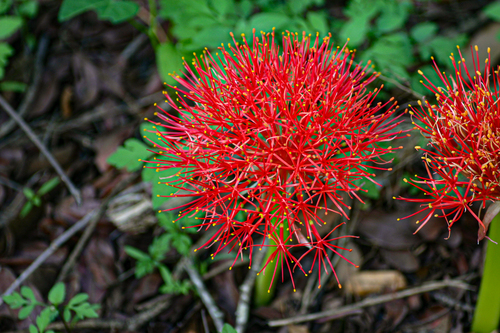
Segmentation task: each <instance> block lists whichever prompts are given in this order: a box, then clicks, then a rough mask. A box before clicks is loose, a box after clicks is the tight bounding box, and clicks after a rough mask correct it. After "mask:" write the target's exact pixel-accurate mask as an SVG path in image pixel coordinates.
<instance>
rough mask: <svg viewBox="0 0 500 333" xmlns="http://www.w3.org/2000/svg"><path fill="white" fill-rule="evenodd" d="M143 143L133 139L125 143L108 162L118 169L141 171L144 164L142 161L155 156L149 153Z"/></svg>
mask: <svg viewBox="0 0 500 333" xmlns="http://www.w3.org/2000/svg"><path fill="white" fill-rule="evenodd" d="M147 149H148V146H146V145H145V144H144V143H142V142H141V141H139V140H137V139H134V138H131V139H128V140H127V141H125V143H124V145H123V147H119V148H118V149H117V150H116V152H114V153H113V154H112V155H111V156H109V157H108V159H107V162H108V163H109V164H111V165H112V166H114V167H116V168H124V167H126V169H127V170H128V171H130V172H132V171H136V170H139V169H140V168H141V166H142V164H143V162H142V160H144V159H147V158H149V157H151V156H152V155H153V153H152V152H150V151H148V150H147Z"/></svg>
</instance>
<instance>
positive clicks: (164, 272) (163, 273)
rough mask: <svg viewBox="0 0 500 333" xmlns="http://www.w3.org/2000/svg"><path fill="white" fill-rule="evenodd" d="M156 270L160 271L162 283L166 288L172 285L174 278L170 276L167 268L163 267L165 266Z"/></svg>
mask: <svg viewBox="0 0 500 333" xmlns="http://www.w3.org/2000/svg"><path fill="white" fill-rule="evenodd" d="M158 270H159V271H160V275H161V277H162V279H163V282H165V284H166V285H167V286H168V285H171V284H173V282H174V278H173V277H172V274H171V273H170V271H169V270H168V268H167V267H165V265H161V266H160V267H158Z"/></svg>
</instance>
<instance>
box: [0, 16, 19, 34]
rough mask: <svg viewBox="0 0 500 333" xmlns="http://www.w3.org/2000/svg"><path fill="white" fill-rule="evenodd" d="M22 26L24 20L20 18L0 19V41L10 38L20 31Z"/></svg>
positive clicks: (6, 17)
mask: <svg viewBox="0 0 500 333" xmlns="http://www.w3.org/2000/svg"><path fill="white" fill-rule="evenodd" d="M22 24H23V19H22V18H21V17H19V16H3V17H0V39H5V38H7V37H10V36H11V35H12V34H14V32H16V31H17V30H19V28H20V27H21V25H22Z"/></svg>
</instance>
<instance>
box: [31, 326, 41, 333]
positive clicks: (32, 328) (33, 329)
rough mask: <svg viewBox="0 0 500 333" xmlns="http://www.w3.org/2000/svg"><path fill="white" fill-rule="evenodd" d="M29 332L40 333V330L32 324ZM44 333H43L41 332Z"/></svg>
mask: <svg viewBox="0 0 500 333" xmlns="http://www.w3.org/2000/svg"><path fill="white" fill-rule="evenodd" d="M28 330H29V333H38V329H37V328H36V326H35V325H33V324H31V325H30V326H29V327H28ZM40 333H42V332H40Z"/></svg>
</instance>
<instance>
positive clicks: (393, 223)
mask: <svg viewBox="0 0 500 333" xmlns="http://www.w3.org/2000/svg"><path fill="white" fill-rule="evenodd" d="M404 214H405V213H402V212H394V213H385V212H382V211H370V212H369V213H364V214H363V215H364V216H361V217H360V221H359V223H358V225H357V228H356V231H357V233H358V234H360V235H361V236H363V238H366V239H368V241H369V242H370V243H372V244H373V245H376V246H380V247H382V248H386V249H391V250H407V249H409V248H411V247H412V246H415V245H417V244H418V243H420V239H419V238H418V237H416V236H415V235H414V234H413V229H412V226H411V221H410V220H409V219H401V220H399V221H398V218H400V217H401V216H404Z"/></svg>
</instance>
